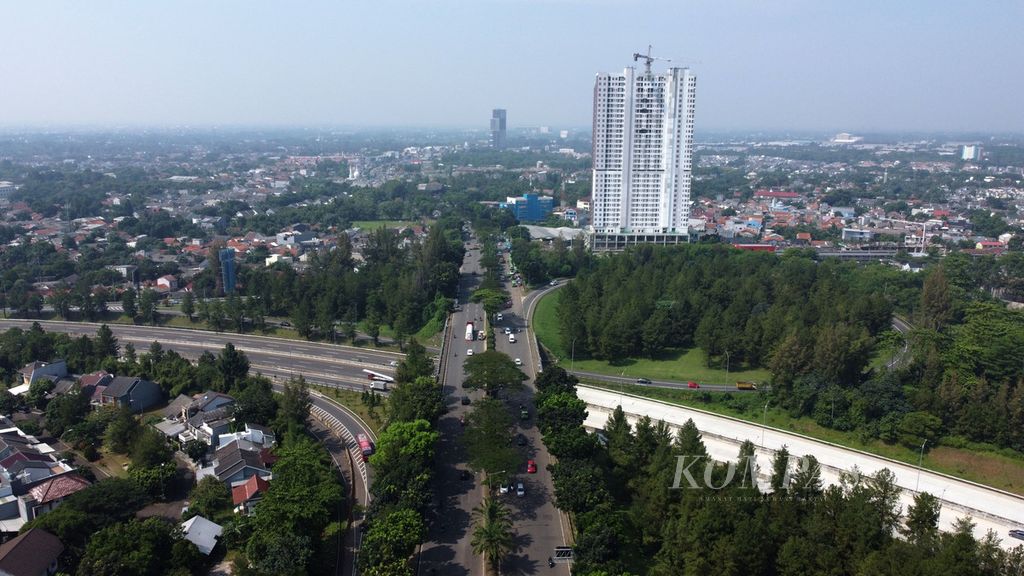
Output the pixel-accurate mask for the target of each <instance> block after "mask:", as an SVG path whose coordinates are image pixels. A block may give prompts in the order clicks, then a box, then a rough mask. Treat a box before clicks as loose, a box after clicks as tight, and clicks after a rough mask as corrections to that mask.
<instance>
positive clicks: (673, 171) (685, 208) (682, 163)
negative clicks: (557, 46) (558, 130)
mask: <svg viewBox="0 0 1024 576" xmlns="http://www.w3.org/2000/svg"><path fill="white" fill-rule="evenodd" d="M638 56H639V57H641V58H642V57H643V56H642V55H638ZM651 60H652V58H650V57H647V65H646V66H645V68H644V69H643V70H640V71H637V70H636V69H634V68H632V67H630V68H626V69H625V70H623V71H622V73H621V74H604V73H602V74H598V75H597V81H596V82H595V84H594V149H593V155H594V173H593V198H592V205H591V220H592V225H591V230H590V232H591V246H592V247H593V248H594V249H595V250H618V249H622V248H624V247H625V246H626V245H629V244H638V243H654V244H676V243H680V242H687V241H689V221H690V180H691V169H692V166H691V161H692V157H693V115H694V96H695V93H696V83H697V79H696V77H695V76H694V75H693V74H692V73H691V72H690V69H689V68H670V69H669V70H668V71H667V72H664V73H659V72H652V71H651V66H650V64H651Z"/></svg>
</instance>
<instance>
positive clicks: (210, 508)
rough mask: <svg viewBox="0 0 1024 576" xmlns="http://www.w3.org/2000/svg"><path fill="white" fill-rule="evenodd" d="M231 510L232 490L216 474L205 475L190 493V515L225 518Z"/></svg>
mask: <svg viewBox="0 0 1024 576" xmlns="http://www.w3.org/2000/svg"><path fill="white" fill-rule="evenodd" d="M230 510H231V492H230V491H229V490H228V489H227V486H225V485H224V483H223V482H220V481H219V480H217V478H216V477H214V476H207V477H204V478H203V480H201V481H199V484H197V485H196V487H195V488H193V490H191V493H190V494H188V515H189V517H193V516H202V517H204V518H207V519H218V518H223V517H224V516H225V515H227V513H228V512H230Z"/></svg>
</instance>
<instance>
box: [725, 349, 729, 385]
mask: <svg viewBox="0 0 1024 576" xmlns="http://www.w3.org/2000/svg"><path fill="white" fill-rule="evenodd" d="M725 380H726V381H728V380H729V351H728V350H726V351H725Z"/></svg>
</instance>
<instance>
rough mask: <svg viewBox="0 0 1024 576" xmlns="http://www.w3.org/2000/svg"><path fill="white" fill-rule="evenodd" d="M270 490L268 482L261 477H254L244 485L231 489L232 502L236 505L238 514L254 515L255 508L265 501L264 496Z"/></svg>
mask: <svg viewBox="0 0 1024 576" xmlns="http://www.w3.org/2000/svg"><path fill="white" fill-rule="evenodd" d="M268 488H270V482H267V481H266V480H264V479H263V478H260V477H259V476H253V477H251V478H249V479H248V480H246V481H245V482H244V483H242V484H239V485H238V486H235V487H234V488H232V489H231V501H232V502H233V503H234V504H235V508H234V510H235V513H236V514H242V513H244V514H246V515H248V514H252V510H253V508H254V507H255V506H256V504H257V503H258V502H259V501H260V500H261V499H263V495H264V494H266V493H267V489H268Z"/></svg>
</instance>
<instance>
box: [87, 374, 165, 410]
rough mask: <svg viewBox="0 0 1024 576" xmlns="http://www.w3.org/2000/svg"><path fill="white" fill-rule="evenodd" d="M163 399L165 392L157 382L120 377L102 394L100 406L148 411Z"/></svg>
mask: <svg viewBox="0 0 1024 576" xmlns="http://www.w3.org/2000/svg"><path fill="white" fill-rule="evenodd" d="M163 399H164V396H163V391H162V390H160V387H159V386H157V384H156V382H151V381H149V380H143V379H142V378H137V377H134V376H118V377H117V378H114V379H113V380H112V381H111V382H110V385H108V386H107V387H106V388H105V389H104V390H103V392H101V393H100V404H102V405H104V406H109V405H114V406H122V407H125V408H128V409H130V410H131V411H132V412H143V411H145V410H148V409H149V408H152V407H153V406H156V405H157V404H159V403H161V402H163Z"/></svg>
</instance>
